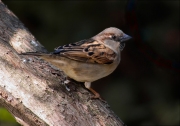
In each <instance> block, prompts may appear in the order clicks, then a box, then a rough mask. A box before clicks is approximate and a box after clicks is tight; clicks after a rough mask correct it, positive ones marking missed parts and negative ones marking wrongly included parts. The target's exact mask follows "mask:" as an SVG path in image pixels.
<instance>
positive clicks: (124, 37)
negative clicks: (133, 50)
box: [120, 34, 132, 42]
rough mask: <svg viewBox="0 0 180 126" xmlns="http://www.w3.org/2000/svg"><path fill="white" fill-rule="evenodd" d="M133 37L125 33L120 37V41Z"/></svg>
mask: <svg viewBox="0 0 180 126" xmlns="http://www.w3.org/2000/svg"><path fill="white" fill-rule="evenodd" d="M131 38H132V37H131V36H129V35H127V34H124V35H123V36H122V37H121V38H120V42H125V41H127V40H129V39H131Z"/></svg>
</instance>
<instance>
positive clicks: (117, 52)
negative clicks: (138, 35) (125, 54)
mask: <svg viewBox="0 0 180 126" xmlns="http://www.w3.org/2000/svg"><path fill="white" fill-rule="evenodd" d="M130 38H131V37H130V36H129V35H126V34H125V33H123V31H121V30H120V29H118V28H115V27H110V28H107V29H105V30H103V31H102V32H100V33H99V34H97V35H95V36H94V37H92V38H90V39H85V40H81V41H79V42H76V43H71V44H67V45H64V46H59V47H57V48H56V49H55V51H54V52H52V53H49V54H46V53H37V52H29V53H23V54H25V55H35V56H39V57H41V58H42V59H44V60H46V61H48V62H49V63H51V64H52V65H54V66H56V67H57V68H59V69H61V70H62V71H64V73H65V74H66V75H67V76H69V77H70V78H72V79H74V80H76V81H78V82H85V83H84V85H85V87H86V88H87V89H89V90H90V91H91V92H92V93H93V94H94V97H93V98H100V99H101V97H100V95H99V93H97V92H96V91H95V90H94V89H92V88H91V82H93V81H96V80H98V79H100V78H103V77H105V76H108V75H109V74H111V73H112V72H113V71H114V70H115V69H116V68H117V66H118V64H119V63H120V60H121V51H122V50H123V48H124V47H125V43H124V42H125V41H127V40H129V39H130Z"/></svg>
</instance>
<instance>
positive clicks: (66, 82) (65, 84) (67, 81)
mask: <svg viewBox="0 0 180 126" xmlns="http://www.w3.org/2000/svg"><path fill="white" fill-rule="evenodd" d="M69 82H70V81H69V80H68V79H67V78H66V77H65V79H64V80H63V82H62V84H63V85H64V86H65V88H66V90H67V91H70V89H69V87H68V86H67V84H68V83H69Z"/></svg>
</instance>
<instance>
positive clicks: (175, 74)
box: [0, 0, 180, 126]
mask: <svg viewBox="0 0 180 126" xmlns="http://www.w3.org/2000/svg"><path fill="white" fill-rule="evenodd" d="M3 2H4V3H5V4H6V5H7V6H8V8H9V9H10V10H11V11H13V12H14V13H15V15H16V16H17V17H18V18H19V19H20V20H21V21H22V22H23V23H24V24H25V26H26V27H27V28H28V29H29V30H30V31H31V32H32V34H33V35H34V36H35V37H36V38H37V40H38V41H39V42H40V43H42V44H43V45H44V46H45V48H46V49H47V50H49V51H53V49H54V48H55V47H57V46H59V45H63V44H67V43H72V42H77V41H79V40H82V39H86V38H90V37H92V36H94V35H95V34H97V33H99V32H100V31H102V30H104V29H105V28H107V27H111V26H113V27H117V28H120V29H121V30H123V31H124V32H125V33H126V34H128V35H130V36H132V37H133V39H132V40H130V41H129V42H127V44H126V47H125V48H124V50H123V52H122V60H121V63H120V65H119V67H118V68H117V69H116V71H115V72H114V73H112V74H111V75H110V76H108V77H106V78H103V79H101V80H98V81H96V82H94V83H93V87H94V88H95V89H96V90H97V91H99V92H100V94H101V95H102V97H103V98H104V99H106V100H107V102H108V104H109V105H110V107H111V109H112V110H113V111H114V112H115V113H116V114H117V115H118V116H119V117H120V118H121V119H122V120H123V122H124V123H126V124H127V125H128V126H130V125H133V126H135V125H139V126H147V125H148V126H153V125H159V126H160V125H161V126H162V125H163V126H175V125H180V104H179V96H180V95H179V84H180V58H179V54H180V40H179V35H180V26H179V12H180V11H179V5H180V2H179V0H174V1H170V0H158V1H156V2H154V1H152V2H150V1H146V0H143V1H137V0H122V1H115V0H113V1H112V0H106V1H104V2H100V1H61V2H58V1H47V0H46V1H43V0H41V1H27V0H26V1H23V0H20V1H17V0H12V1H10V0H7V1H6V0H3ZM4 111H5V110H3V109H2V108H0V126H7V125H9V126H17V124H15V123H14V124H13V123H12V121H11V118H10V117H9V116H7V115H6V114H2V113H4ZM5 113H6V112H5ZM6 117H7V118H6ZM9 118H10V119H9ZM8 121H10V122H9V123H8Z"/></svg>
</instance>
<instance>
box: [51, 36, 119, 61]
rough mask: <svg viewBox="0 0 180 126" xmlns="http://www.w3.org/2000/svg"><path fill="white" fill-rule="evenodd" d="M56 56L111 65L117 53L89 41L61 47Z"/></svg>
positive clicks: (93, 41)
mask: <svg viewBox="0 0 180 126" xmlns="http://www.w3.org/2000/svg"><path fill="white" fill-rule="evenodd" d="M54 54H56V55H60V56H64V57H67V58H69V59H73V60H76V61H81V62H87V63H99V64H111V63H112V62H113V61H114V59H115V58H116V53H115V52H114V51H113V50H111V49H110V48H108V47H106V46H105V45H104V44H101V43H99V42H98V41H95V40H92V39H87V40H82V41H80V42H76V43H73V44H69V45H65V46H60V47H58V48H56V49H55V52H54Z"/></svg>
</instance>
